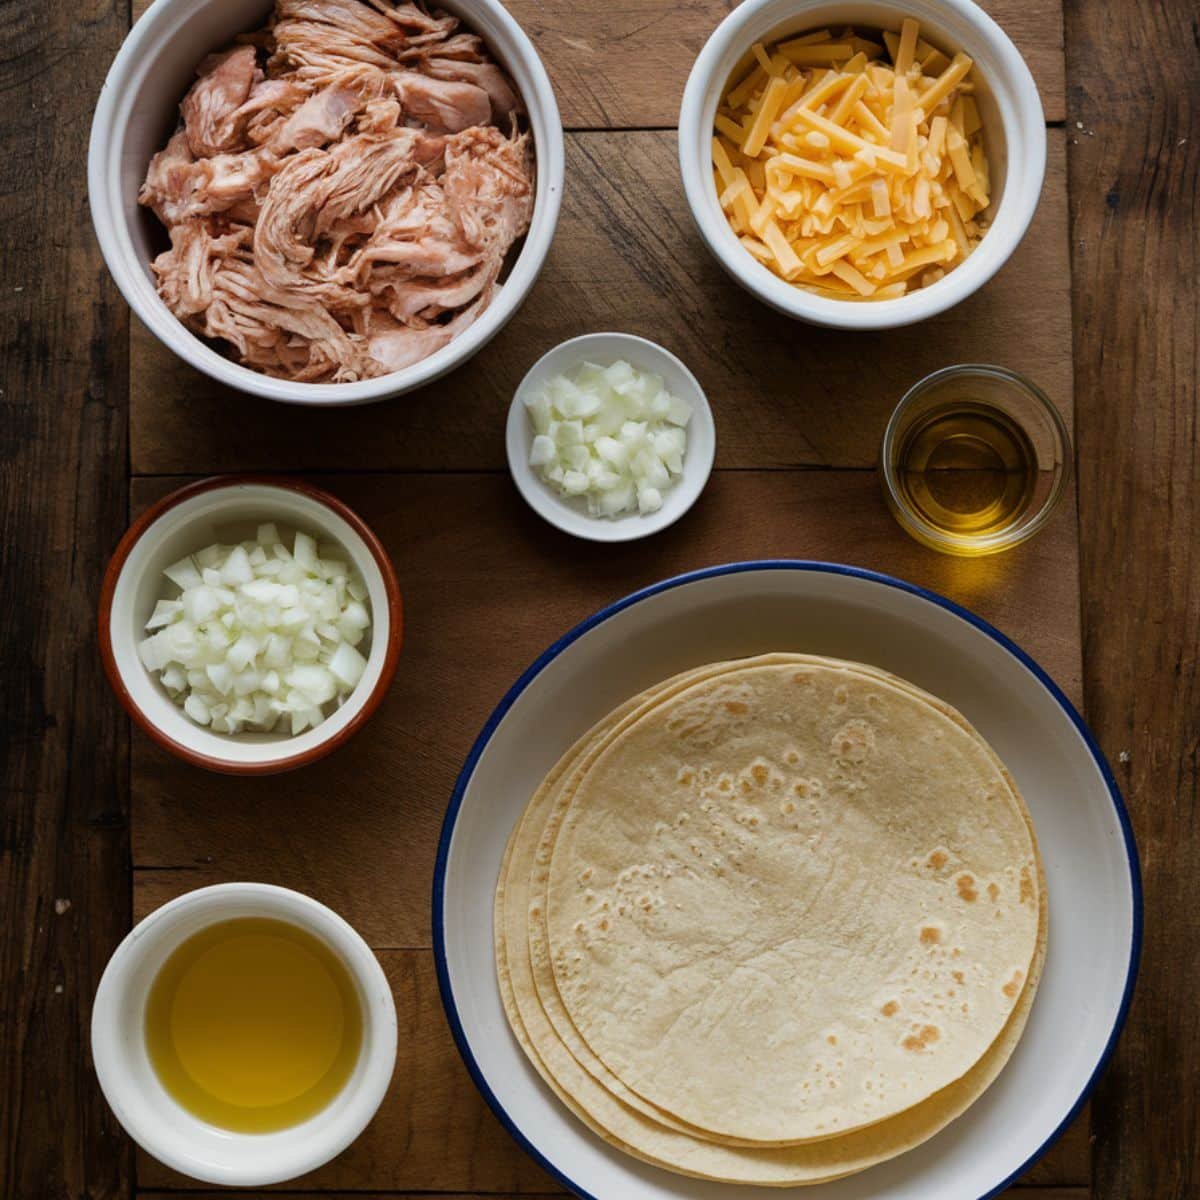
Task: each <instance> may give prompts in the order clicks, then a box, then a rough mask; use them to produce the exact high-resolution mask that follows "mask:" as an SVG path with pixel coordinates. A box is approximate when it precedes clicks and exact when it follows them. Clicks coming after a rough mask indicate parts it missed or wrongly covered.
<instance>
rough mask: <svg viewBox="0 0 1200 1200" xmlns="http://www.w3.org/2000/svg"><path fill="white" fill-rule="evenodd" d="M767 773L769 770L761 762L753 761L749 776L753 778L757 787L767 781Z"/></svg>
mask: <svg viewBox="0 0 1200 1200" xmlns="http://www.w3.org/2000/svg"><path fill="white" fill-rule="evenodd" d="M768 774H770V772H769V771H768V770H767V768H766V766H765V765H764V764H763V763H755V764H754V766H752V767H751V768H750V775H751V778H753V780H754V782H755V783H757V784H758V785H759V787H762V785H763V784H764V783H766V782H767V776H768Z"/></svg>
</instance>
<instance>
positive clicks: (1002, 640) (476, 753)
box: [433, 558, 1143, 1200]
mask: <svg viewBox="0 0 1200 1200" xmlns="http://www.w3.org/2000/svg"><path fill="white" fill-rule="evenodd" d="M750 571H812V572H816V573H821V574H825V575H848V576H850V577H852V578H855V579H865V580H868V581H869V582H871V583H881V584H884V585H885V586H886V587H891V588H895V589H896V590H897V591H901V592H908V593H909V594H910V595H913V596H919V597H920V598H921V599H922V600H928V601H929V602H930V603H931V604H936V605H937V606H938V607H939V608H942V609H945V610H946V611H947V612H949V613H953V614H954V615H955V616H956V617H960V618H961V619H962V620H964V621H966V622H967V624H969V625H973V626H974V627H975V628H976V629H978V630H979V631H980V632H981V633H984V634H986V635H987V636H988V637H989V638H991V639H992V641H994V642H996V643H997V644H998V645H1000V646H1002V647H1003V648H1004V649H1005V650H1007V651H1008V652H1009V654H1011V655H1012V656H1013V657H1014V658H1015V659H1017V661H1018V662H1020V663H1021V664H1022V665H1023V666H1024V667H1025V668H1026V669H1027V670H1028V671H1029V672H1030V674H1031V675H1033V677H1034V678H1035V679H1036V680H1037V681H1038V682H1039V683H1040V684H1041V685H1042V686H1043V687H1044V688H1045V689H1046V691H1047V692H1049V693H1050V696H1051V697H1052V698H1053V699H1054V700H1055V702H1056V703H1057V704H1058V706H1059V707H1060V708H1061V709H1062V710H1063V712H1064V713H1066V715H1067V717H1068V718H1069V719H1070V721H1071V724H1072V725H1074V726H1075V730H1076V732H1077V733H1078V734H1079V736H1080V737H1081V738H1082V739H1083V742H1084V745H1085V746H1087V748H1088V752H1089V753H1090V754H1091V756H1092V759H1093V761H1094V762H1095V764H1096V767H1097V768H1098V770H1099V771H1100V775H1101V778H1102V779H1103V780H1104V783H1105V786H1106V787H1107V788H1108V794H1109V799H1110V800H1111V801H1112V806H1113V809H1114V810H1115V812H1116V814H1117V820H1118V821H1119V822H1120V825H1121V833H1122V836H1123V837H1124V839H1125V856H1126V859H1127V860H1128V865H1129V889H1130V895H1131V898H1132V900H1133V935H1132V938H1131V940H1130V947H1129V965H1128V967H1127V969H1126V975H1125V987H1124V989H1123V991H1122V995H1121V1006H1120V1008H1119V1009H1118V1010H1117V1018H1116V1020H1115V1021H1114V1022H1113V1027H1112V1031H1111V1032H1110V1033H1109V1035H1108V1042H1107V1043H1106V1045H1105V1047H1104V1050H1103V1052H1102V1053H1101V1055H1100V1058H1099V1059H1098V1060H1097V1062H1096V1066H1095V1067H1094V1068H1093V1070H1092V1074H1091V1076H1090V1078H1089V1079H1088V1081H1087V1083H1086V1084H1085V1085H1084V1087H1083V1090H1082V1091H1081V1092H1080V1093H1079V1097H1078V1099H1076V1101H1075V1103H1074V1104H1073V1105H1072V1106H1071V1108H1070V1111H1069V1112H1068V1113H1067V1115H1066V1116H1065V1117H1063V1119H1062V1120H1061V1121H1060V1122H1059V1123H1058V1126H1057V1127H1056V1128H1055V1129H1054V1130H1053V1131H1052V1132H1051V1134H1050V1135H1049V1137H1047V1138H1046V1139H1045V1141H1043V1142H1042V1144H1041V1145H1040V1146H1039V1147H1038V1148H1037V1150H1036V1151H1034V1153H1033V1154H1031V1155H1030V1156H1029V1157H1028V1158H1027V1159H1026V1160H1025V1161H1024V1162H1023V1163H1022V1164H1021V1165H1020V1166H1019V1167H1017V1169H1016V1170H1015V1171H1013V1172H1012V1173H1011V1174H1010V1175H1009V1176H1008V1177H1007V1178H1006V1179H1005V1180H1004V1181H1003V1182H1002V1183H999V1184H997V1185H996V1187H994V1188H992V1189H991V1190H990V1191H987V1192H984V1193H983V1195H981V1196H978V1197H977V1198H976V1200H992V1197H994V1196H998V1195H999V1194H1000V1193H1001V1192H1003V1191H1004V1190H1005V1189H1006V1188H1008V1187H1009V1186H1010V1185H1011V1184H1012V1183H1013V1182H1014V1181H1015V1180H1016V1179H1017V1178H1018V1177H1020V1176H1021V1175H1023V1174H1024V1173H1025V1172H1026V1171H1027V1170H1029V1168H1030V1167H1031V1166H1032V1165H1033V1164H1034V1163H1035V1162H1037V1160H1038V1159H1040V1158H1041V1157H1042V1155H1043V1154H1045V1153H1046V1151H1047V1150H1048V1149H1049V1148H1050V1147H1051V1146H1052V1145H1053V1144H1054V1142H1055V1141H1057V1140H1058V1138H1059V1137H1060V1136H1061V1135H1062V1133H1063V1131H1064V1130H1065V1129H1066V1128H1067V1126H1068V1125H1070V1124H1071V1122H1072V1121H1073V1120H1074V1119H1075V1118H1076V1117H1077V1116H1078V1115H1079V1111H1080V1109H1082V1108H1083V1106H1084V1104H1086V1103H1087V1099H1088V1097H1089V1096H1090V1095H1091V1093H1092V1089H1093V1088H1094V1087H1095V1086H1096V1084H1097V1082H1098V1081H1099V1079H1100V1076H1101V1075H1102V1074H1103V1073H1104V1068H1105V1067H1106V1066H1108V1061H1109V1059H1110V1058H1111V1057H1112V1054H1113V1050H1114V1049H1115V1048H1116V1045H1117V1040H1118V1039H1119V1038H1120V1036H1121V1030H1122V1029H1123V1028H1124V1026H1125V1018H1126V1017H1127V1016H1128V1014H1129V1005H1130V1004H1131V1002H1132V1001H1133V990H1134V985H1135V984H1136V982H1137V975H1138V966H1139V964H1140V962H1141V957H1142V922H1143V903H1142V874H1141V868H1140V866H1139V864H1138V853H1137V843H1136V842H1135V840H1134V836H1133V826H1132V824H1131V823H1130V820H1129V812H1128V810H1127V809H1126V808H1125V801H1124V799H1123V798H1122V796H1121V789H1120V788H1119V787H1118V786H1117V781H1116V779H1115V778H1114V777H1113V773H1112V769H1111V768H1110V767H1109V765H1108V760H1107V759H1106V758H1105V757H1104V752H1103V751H1102V750H1101V749H1100V747H1099V745H1098V744H1097V743H1096V739H1095V737H1093V736H1092V731H1091V730H1090V729H1089V728H1088V727H1087V725H1086V724H1085V723H1084V720H1083V718H1082V717H1081V716H1080V715H1079V713H1078V711H1077V710H1076V708H1075V706H1074V705H1073V704H1072V703H1071V701H1070V700H1068V699H1067V697H1066V696H1065V695H1064V694H1063V691H1062V689H1061V688H1060V687H1059V686H1058V684H1056V683H1055V682H1054V680H1053V679H1051V678H1050V676H1049V675H1048V674H1047V673H1046V672H1045V670H1043V669H1042V667H1041V666H1039V665H1038V663H1037V662H1036V661H1035V660H1034V659H1033V658H1031V657H1030V656H1029V655H1028V654H1026V652H1025V651H1024V650H1022V649H1021V647H1020V646H1018V645H1017V643H1016V642H1014V641H1013V640H1012V639H1011V638H1010V637H1008V636H1006V635H1005V634H1003V633H1001V632H1000V630H998V629H997V628H996V627H995V626H994V625H991V624H989V623H988V622H987V621H985V620H984V619H983V618H982V617H980V616H976V614H975V613H973V612H971V610H970V609H967V608H964V607H963V606H962V605H961V604H956V603H955V602H954V601H953V600H948V599H947V598H946V597H945V596H942V595H940V594H939V593H938V592H933V591H930V590H929V589H928V588H923V587H918V586H917V585H916V584H914V583H905V582H904V580H902V579H896V578H894V577H893V576H891V575H884V574H883V573H882V572H879V571H869V570H867V569H866V568H865V567H851V566H847V565H845V564H844V563H828V562H819V561H815V560H812V559H789V558H779V559H758V560H752V561H748V562H736V563H725V564H723V565H721V566H717V567H704V568H702V569H701V570H698V571H689V572H687V573H686V574H683V575H675V576H673V577H672V578H670V579H664V580H662V581H661V582H660V583H653V584H651V585H650V586H649V587H645V588H642V589H640V590H639V591H636V592H632V593H631V594H630V595H628V596H625V597H623V598H622V599H620V600H616V601H614V602H613V603H612V604H609V605H607V606H606V607H604V608H602V609H600V610H599V611H598V612H595V613H593V614H592V615H591V616H590V617H587V618H586V619H585V620H583V621H581V622H580V623H579V624H578V625H576V626H575V628H574V629H572V630H570V631H569V632H567V633H565V634H563V636H562V637H560V638H559V639H558V641H556V642H555V643H554V644H553V645H551V646H550V647H549V648H548V649H546V650H544V651H543V652H542V653H541V654H540V655H539V656H538V657H537V658H536V659H535V660H534V661H533V663H531V664H530V666H529V667H527V668H526V669H525V671H524V672H523V673H522V675H521V677H520V678H519V679H518V680H517V681H516V683H514V684H513V685H512V687H510V688H509V689H508V691H507V692H506V693H505V695H504V698H503V699H502V700H501V701H500V703H499V704H497V705H496V707H495V709H494V710H493V712H492V715H491V716H490V717H488V719H487V723H486V724H485V725H484V727H483V729H482V730H481V731H480V734H479V736H478V737H477V738H476V739H475V744H474V745H473V746H472V747H471V752H470V753H469V754H468V755H467V760H466V762H465V763H464V764H463V769H462V770H461V771H460V772H459V775H458V779H457V780H456V781H455V784H454V792H453V794H452V795H451V797H450V805H449V807H448V808H447V809H446V816H445V819H444V820H443V822H442V832H441V837H440V838H439V839H438V851H437V862H436V863H435V865H434V870H433V957H434V962H435V964H436V967H437V981H438V990H439V991H440V993H441V997H442V1007H443V1008H444V1009H445V1010H446V1020H447V1021H448V1022H449V1024H450V1032H451V1033H452V1034H453V1035H454V1041H455V1044H456V1045H457V1046H458V1052H459V1054H460V1055H461V1056H462V1060H463V1062H464V1063H465V1064H466V1067H467V1070H468V1071H469V1072H470V1075H471V1078H472V1079H473V1080H474V1082H475V1086H476V1087H477V1088H478V1089H479V1092H480V1094H481V1095H482V1096H483V1098H484V1099H485V1100H486V1101H487V1102H488V1105H489V1106H490V1107H491V1110H492V1111H493V1112H494V1113H495V1114H496V1116H497V1117H498V1118H499V1120H500V1123H501V1124H502V1125H503V1126H504V1128H505V1129H507V1130H508V1132H509V1133H510V1134H511V1135H512V1137H513V1138H514V1139H515V1140H516V1142H517V1144H518V1145H519V1146H520V1147H521V1148H522V1149H523V1150H524V1151H525V1153H526V1154H528V1155H529V1156H530V1158H532V1159H533V1160H534V1162H536V1163H537V1165H538V1166H539V1167H541V1168H542V1170H544V1171H547V1172H548V1173H549V1174H550V1175H552V1176H553V1177H554V1178H555V1179H556V1180H558V1182H559V1183H561V1184H562V1185H563V1186H564V1187H566V1188H569V1189H570V1190H571V1191H572V1192H573V1193H574V1194H575V1195H576V1196H578V1197H580V1200H598V1198H597V1197H596V1196H594V1195H593V1194H592V1193H591V1192H589V1191H587V1190H586V1189H585V1188H583V1187H581V1186H580V1185H579V1184H578V1183H576V1182H575V1181H574V1180H573V1179H571V1178H570V1177H569V1176H568V1175H566V1174H564V1173H563V1172H562V1171H561V1170H559V1168H558V1167H556V1166H555V1165H554V1164H553V1163H552V1162H550V1160H549V1159H547V1158H546V1156H545V1155H544V1154H543V1153H542V1152H541V1151H540V1150H539V1149H538V1148H537V1147H536V1146H535V1145H534V1144H533V1143H532V1142H531V1141H530V1140H529V1138H528V1137H527V1136H526V1134H525V1133H524V1131H523V1130H522V1129H521V1128H520V1127H519V1126H518V1125H517V1123H516V1122H515V1121H514V1120H513V1119H512V1117H510V1116H509V1115H508V1111H507V1109H505V1107H504V1106H503V1105H502V1104H501V1103H500V1100H499V1098H498V1097H497V1096H496V1094H495V1092H493V1091H492V1089H491V1086H490V1085H489V1084H488V1082H487V1080H486V1079H485V1078H484V1075H483V1072H482V1071H481V1070H480V1067H479V1063H478V1062H477V1061H476V1059H475V1055H474V1053H473V1052H472V1050H471V1046H470V1043H469V1042H468V1040H467V1035H466V1033H465V1031H464V1030H463V1027H462V1021H461V1019H460V1018H459V1015H458V1006H457V1005H456V1004H455V1001H454V989H453V988H452V987H451V985H450V972H449V968H448V967H447V965H446V926H445V915H446V914H445V905H446V863H447V861H448V859H449V856H450V842H451V840H452V839H453V837H454V827H455V825H456V824H457V823H458V814H459V810H460V809H461V808H462V802H463V797H464V796H465V795H466V791H467V787H468V786H469V785H470V782H471V776H472V775H474V773H475V766H476V764H477V763H478V762H479V759H480V757H481V756H482V754H483V752H484V750H485V749H486V748H487V745H488V743H489V742H490V741H491V740H492V735H493V734H494V733H495V732H496V729H497V727H498V726H499V724H500V722H501V721H502V720H504V717H505V716H506V715H507V713H508V710H509V709H510V708H512V706H513V705H514V704H515V703H516V701H517V698H518V697H519V696H520V695H521V693H522V692H523V691H524V690H525V689H526V688H527V687H528V686H529V685H530V684H531V683H532V682H533V681H534V679H536V678H537V676H538V675H540V674H541V673H542V671H543V670H544V669H545V668H546V667H547V666H549V665H550V663H552V662H553V661H554V660H555V659H556V658H557V657H558V656H559V655H560V654H561V653H562V652H563V651H564V650H566V649H567V647H568V646H570V645H571V644H572V643H573V642H577V641H578V640H579V639H580V638H581V637H583V635H584V634H585V633H587V632H588V631H589V630H591V629H594V628H595V627H596V626H597V625H600V624H602V623H603V622H605V621H607V620H608V619H609V618H610V617H615V616H616V615H617V614H618V613H620V612H624V610H625V609H627V608H632V607H633V605H635V604H639V603H641V601H643V600H648V599H649V598H650V597H651V596H657V595H658V594H659V593H660V592H667V591H670V590H672V589H673V588H677V587H684V586H686V585H687V584H690V583H697V582H699V581H700V580H703V579H712V578H714V577H717V576H721V575H739V574H744V573H747V572H750Z"/></svg>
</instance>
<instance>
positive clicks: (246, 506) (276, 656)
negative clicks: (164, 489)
mask: <svg viewBox="0 0 1200 1200" xmlns="http://www.w3.org/2000/svg"><path fill="white" fill-rule="evenodd" d="M273 568H281V569H280V570H278V571H273V570H272V569H273ZM323 605H325V606H327V608H328V611H324V610H323V607H322V606H323ZM401 625H402V615H401V600H400V590H399V586H398V584H397V581H396V575H395V571H394V569H393V567H392V565H391V562H390V561H389V559H388V557H387V553H386V552H385V551H384V549H383V547H382V545H381V544H380V542H379V540H378V538H376V537H375V535H374V534H373V533H372V532H371V530H370V529H369V528H368V527H367V525H366V524H365V523H364V522H363V521H362V519H361V518H360V517H358V516H357V515H356V514H355V513H354V512H353V511H352V510H351V509H349V508H347V507H346V505H344V504H343V503H342V502H341V501H340V500H338V499H336V498H335V497H333V496H331V495H329V494H328V493H326V492H322V491H320V490H318V489H317V488H314V487H311V486H309V485H308V484H306V483H304V482H303V481H301V480H292V479H281V478H273V477H266V476H231V477H227V478H224V479H220V478H218V479H207V480H202V481H200V482H198V483H193V484H189V485H188V486H187V487H184V488H181V489H179V490H178V491H176V492H172V493H171V494H170V495H169V496H166V497H164V498H163V499H162V500H160V501H158V503H157V504H154V505H152V506H151V507H150V508H149V509H147V510H146V512H144V513H143V514H142V515H141V516H140V517H139V518H138V519H137V520H136V521H135V522H134V523H133V525H132V526H131V527H130V528H129V530H128V532H127V533H126V534H125V536H124V537H123V538H122V539H121V542H120V544H119V545H118V547H117V549H116V552H115V553H114V554H113V557H112V560H111V562H110V564H109V567H108V570H107V572H106V573H105V577H104V583H103V586H102V588H101V594H100V652H101V658H102V659H103V662H104V668H105V672H106V673H107V675H108V679H109V682H110V683H111V685H112V687H113V690H114V691H115V692H116V693H117V696H118V698H119V699H120V700H121V703H122V704H123V705H124V706H125V708H126V710H127V711H128V712H129V714H130V716H131V717H132V718H133V720H134V722H135V723H136V724H137V725H138V726H140V728H141V729H142V730H143V732H145V733H146V734H147V735H148V736H149V737H150V738H151V739H152V740H153V741H155V742H157V743H158V744H159V745H160V746H162V747H163V748H164V749H166V750H169V751H170V752H171V753H173V754H175V755H177V756H178V757H180V758H182V759H184V760H185V761H187V762H190V763H192V764H194V765H196V766H201V767H207V768H208V769H210V770H215V771H222V772H225V773H227V774H237V775H265V774H274V773H276V772H279V771H287V770H292V769H294V768H296V767H301V766H305V765H306V764H308V763H311V762H314V761H316V760H317V759H318V758H322V757H324V755H326V754H328V753H329V752H330V751H332V750H334V749H336V748H337V747H338V746H340V745H342V744H343V743H344V742H345V741H346V740H347V739H348V738H350V737H351V736H352V735H353V734H354V733H355V732H356V731H357V730H358V729H359V728H360V727H361V726H362V725H363V724H364V723H365V722H366V721H367V720H368V719H369V718H370V717H371V715H372V714H373V713H374V712H375V710H376V709H377V708H378V707H379V705H380V703H381V702H382V700H383V697H384V695H385V694H386V693H387V690H388V688H389V687H390V685H391V682H392V679H393V677H394V675H395V671H396V662H397V659H398V657H399V653H400V642H401ZM176 635H178V636H176ZM306 639H307V644H306ZM164 643H167V644H166V645H164Z"/></svg>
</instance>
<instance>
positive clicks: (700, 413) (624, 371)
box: [505, 333, 716, 542]
mask: <svg viewBox="0 0 1200 1200" xmlns="http://www.w3.org/2000/svg"><path fill="white" fill-rule="evenodd" d="M505 442H506V449H507V453H508V466H509V470H510V471H511V473H512V477H513V481H514V482H515V483H516V485H517V490H518V491H520V493H521V495H522V496H523V497H524V499H525V501H526V503H528V504H529V506H530V508H532V509H533V510H534V511H535V512H536V513H538V515H539V516H541V517H543V518H544V519H545V520H547V521H548V522H550V524H551V525H554V526H556V527H557V528H559V529H561V530H562V531H563V532H564V533H570V534H573V535H574V536H575V537H580V538H585V539H587V540H589V541H595V542H625V541H632V540H633V539H635V538H642V537H646V536H648V535H649V534H652V533H657V532H658V531H659V530H662V529H665V528H666V527H667V526H668V525H672V524H674V522H676V521H678V520H679V518H680V517H682V516H683V515H684V513H686V512H687V511H688V509H690V508H691V507H692V505H693V504H694V503H695V502H696V500H697V498H698V497H699V495H700V493H701V492H702V491H703V490H704V485H705V484H706V483H707V482H708V477H709V474H710V472H711V471H712V464H713V457H714V455H715V452H716V431H715V428H714V425H713V418H712V411H711V409H710V408H709V406H708V400H707V398H706V396H705V394H704V389H703V388H702V387H701V386H700V383H699V381H698V380H697V379H696V377H695V376H694V375H693V374H692V372H691V371H689V370H688V368H687V367H686V366H685V365H684V364H683V363H682V362H681V361H680V360H679V359H678V358H677V357H676V356H675V355H674V354H672V353H671V352H670V351H668V350H666V349H664V348H663V347H662V346H659V345H658V344H657V343H655V342H651V341H649V340H648V339H646V338H641V337H637V336H636V335H634V334H630V333H588V334H583V335H581V336H580V337H575V338H571V339H570V340H568V341H565V342H562V343H560V344H559V345H557V346H555V347H554V348H553V349H552V350H550V351H548V352H547V353H546V354H544V355H543V356H542V357H541V358H540V359H538V361H537V362H536V363H534V365H533V366H532V367H531V368H530V369H529V371H528V373H527V374H526V375H525V378H524V379H522V380H521V383H520V384H519V385H518V387H517V390H516V393H515V395H514V396H513V401H512V405H511V407H510V409H509V413H508V425H507V428H506V439H505Z"/></svg>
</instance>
